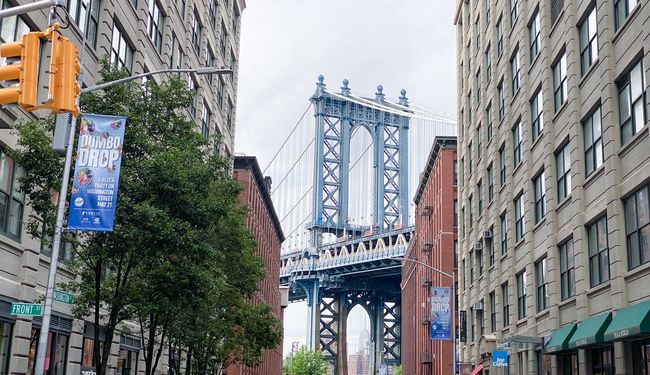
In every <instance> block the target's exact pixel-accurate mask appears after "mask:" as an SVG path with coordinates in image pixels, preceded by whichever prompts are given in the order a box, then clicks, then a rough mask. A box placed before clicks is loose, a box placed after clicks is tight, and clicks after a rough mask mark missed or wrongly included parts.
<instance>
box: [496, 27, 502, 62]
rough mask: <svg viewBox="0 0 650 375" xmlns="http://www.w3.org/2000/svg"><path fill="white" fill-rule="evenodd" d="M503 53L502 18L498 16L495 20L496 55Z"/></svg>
mask: <svg viewBox="0 0 650 375" xmlns="http://www.w3.org/2000/svg"><path fill="white" fill-rule="evenodd" d="M502 55H503V19H502V18H499V21H497V56H498V57H499V58H501V56H502Z"/></svg>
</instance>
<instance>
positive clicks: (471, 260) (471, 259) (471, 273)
mask: <svg viewBox="0 0 650 375" xmlns="http://www.w3.org/2000/svg"><path fill="white" fill-rule="evenodd" d="M474 256H475V255H474V254H472V253H470V254H469V283H470V284H471V283H473V282H474V261H475V259H474Z"/></svg>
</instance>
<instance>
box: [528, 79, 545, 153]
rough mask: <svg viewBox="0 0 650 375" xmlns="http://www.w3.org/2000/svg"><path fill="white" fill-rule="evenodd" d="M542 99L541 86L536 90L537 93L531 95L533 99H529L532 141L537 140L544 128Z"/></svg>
mask: <svg viewBox="0 0 650 375" xmlns="http://www.w3.org/2000/svg"><path fill="white" fill-rule="evenodd" d="M543 103H544V100H543V99H542V88H541V87H540V88H539V90H537V93H536V94H535V95H533V99H531V101H530V114H531V117H532V118H531V122H530V123H531V126H532V128H533V129H532V130H533V143H535V141H537V139H538V138H539V136H540V135H541V134H542V129H544V108H543Z"/></svg>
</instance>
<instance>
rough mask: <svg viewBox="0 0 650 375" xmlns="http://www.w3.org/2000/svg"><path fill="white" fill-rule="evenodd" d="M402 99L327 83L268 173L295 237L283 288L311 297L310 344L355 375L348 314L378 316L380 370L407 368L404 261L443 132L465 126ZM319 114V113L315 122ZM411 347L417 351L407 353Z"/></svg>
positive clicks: (374, 339) (375, 342)
mask: <svg viewBox="0 0 650 375" xmlns="http://www.w3.org/2000/svg"><path fill="white" fill-rule="evenodd" d="M399 94H400V95H399V97H398V98H397V100H395V101H391V100H390V99H387V98H386V95H385V94H384V92H383V88H382V86H378V87H377V92H376V93H375V95H374V98H368V97H362V96H357V95H355V94H353V93H352V89H351V87H350V83H349V81H348V80H343V83H342V86H341V87H340V89H338V90H331V89H329V88H328V87H327V86H326V84H325V80H324V77H323V76H322V75H321V76H319V77H318V82H317V83H316V91H315V93H314V94H313V95H312V97H311V98H310V100H309V106H308V107H307V109H306V110H305V111H304V112H303V113H302V116H301V117H300V120H299V121H298V122H297V123H296V125H295V126H294V127H293V129H292V130H291V132H290V134H289V135H288V136H287V137H286V139H285V140H284V142H283V143H282V145H281V147H280V149H279V150H278V151H277V153H275V155H274V157H273V158H272V160H271V162H270V164H269V165H268V166H267V167H266V168H265V171H264V173H265V174H266V175H270V176H271V177H272V178H273V180H274V186H273V188H272V191H271V195H272V198H273V201H274V204H275V207H276V210H277V212H278V216H279V218H280V220H281V223H282V227H283V230H284V232H285V235H286V237H287V240H286V241H285V242H284V243H283V245H282V256H281V270H280V284H281V285H287V286H289V288H290V289H289V301H290V302H297V301H306V302H307V306H308V307H307V309H308V313H307V314H308V316H307V348H308V349H311V350H321V351H322V352H323V355H324V356H325V358H326V359H327V360H328V361H329V362H330V365H331V368H332V369H333V372H334V373H335V374H337V375H346V374H347V355H348V353H347V348H346V339H347V337H346V336H347V317H348V313H349V312H350V311H351V310H352V308H354V307H355V306H357V305H358V306H361V307H362V308H363V309H364V310H365V311H366V312H367V314H368V317H369V318H370V348H369V354H370V369H369V373H371V374H375V373H377V370H378V368H379V366H380V365H381V364H384V363H385V364H387V365H397V364H399V363H400V353H401V350H402V348H401V342H400V336H401V333H400V323H401V315H400V310H401V305H400V282H401V268H402V265H401V261H400V260H399V258H401V257H403V256H404V255H405V253H406V251H407V249H408V246H409V243H410V241H411V238H412V237H414V227H413V226H412V224H413V223H414V219H413V217H412V215H413V210H414V207H413V205H412V203H411V202H412V199H413V196H414V194H415V189H416V188H417V184H418V181H419V173H420V171H422V170H423V169H424V164H425V163H426V158H427V155H428V154H429V149H430V147H431V144H432V142H433V139H434V137H435V136H444V135H455V133H456V121H455V119H454V118H453V117H452V116H448V115H444V114H439V113H437V112H434V111H432V110H429V109H427V108H425V107H423V106H419V105H416V104H414V103H411V102H410V101H409V99H408V98H407V96H406V90H401V92H400V93H399ZM312 114H313V116H312ZM405 350H408V347H405Z"/></svg>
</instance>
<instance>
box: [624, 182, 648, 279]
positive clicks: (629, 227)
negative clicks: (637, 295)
mask: <svg viewBox="0 0 650 375" xmlns="http://www.w3.org/2000/svg"><path fill="white" fill-rule="evenodd" d="M649 191H650V185H645V186H644V187H642V188H641V189H639V190H637V191H636V192H635V193H634V194H632V196H630V197H629V198H627V199H626V200H625V201H624V205H625V233H626V235H627V254H628V266H629V268H630V269H632V268H635V267H638V266H640V265H642V264H645V263H647V262H649V261H650V194H649Z"/></svg>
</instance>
